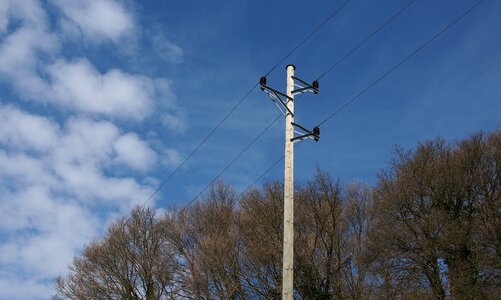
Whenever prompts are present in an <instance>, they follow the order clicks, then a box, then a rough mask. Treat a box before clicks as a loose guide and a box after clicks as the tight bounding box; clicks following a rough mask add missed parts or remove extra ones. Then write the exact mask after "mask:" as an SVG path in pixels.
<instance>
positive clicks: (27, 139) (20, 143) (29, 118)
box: [0, 106, 59, 151]
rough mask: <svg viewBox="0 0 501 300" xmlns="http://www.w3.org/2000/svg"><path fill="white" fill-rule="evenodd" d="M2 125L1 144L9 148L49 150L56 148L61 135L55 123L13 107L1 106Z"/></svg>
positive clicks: (0, 119)
mask: <svg viewBox="0 0 501 300" xmlns="http://www.w3.org/2000/svg"><path fill="white" fill-rule="evenodd" d="M0 124H2V130H0V144H4V145H5V146H7V147H15V148H21V149H23V148H30V149H34V150H38V151H41V150H47V149H49V148H52V147H54V144H55V142H56V141H57V138H58V135H59V132H58V130H59V128H58V126H57V124H55V123H54V122H52V121H50V120H49V119H47V118H45V117H41V116H36V115H32V114H28V113H22V112H20V111H19V110H17V109H15V108H13V107H11V106H3V107H2V106H0Z"/></svg>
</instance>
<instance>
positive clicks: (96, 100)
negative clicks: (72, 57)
mask: <svg viewBox="0 0 501 300" xmlns="http://www.w3.org/2000/svg"><path fill="white" fill-rule="evenodd" d="M49 74H50V76H51V90H52V93H51V94H49V95H47V97H48V98H49V100H51V99H52V100H53V101H57V102H58V103H61V104H63V105H65V106H67V107H72V108H75V109H77V110H79V111H82V112H90V113H99V114H105V115H116V116H122V117H131V118H134V119H142V118H144V117H145V116H146V115H148V114H149V113H150V111H151V109H152V106H153V102H154V100H153V99H154V96H155V85H154V83H153V81H152V80H151V79H149V78H147V77H143V76H138V75H130V74H127V73H125V72H122V71H120V70H117V69H114V70H111V71H108V72H107V73H105V74H101V73H99V72H98V71H97V70H96V69H95V68H94V66H92V65H91V64H90V62H89V61H87V60H85V59H80V60H78V61H75V62H69V63H68V62H63V61H59V62H56V63H55V64H53V65H51V66H50V67H49Z"/></svg>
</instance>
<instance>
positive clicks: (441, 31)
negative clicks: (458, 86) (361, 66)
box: [317, 0, 484, 126]
mask: <svg viewBox="0 0 501 300" xmlns="http://www.w3.org/2000/svg"><path fill="white" fill-rule="evenodd" d="M482 2H484V0H480V1H478V2H477V3H475V5H473V6H472V7H471V8H470V9H468V10H467V11H466V12H464V13H463V14H462V15H460V16H459V17H457V18H456V19H454V21H452V22H450V23H449V24H448V25H447V26H445V27H444V28H443V29H442V30H440V31H439V32H438V33H437V34H435V35H434V36H432V37H431V38H430V39H428V40H427V41H426V42H424V43H423V44H421V46H419V47H418V48H416V50H414V51H413V52H411V53H410V54H409V55H407V56H406V57H405V58H404V59H402V60H401V61H400V62H399V63H398V64H396V65H394V66H393V67H392V68H391V69H389V70H388V71H386V72H385V73H384V74H383V75H381V76H380V77H379V78H378V79H376V80H375V81H374V82H372V83H371V84H370V85H369V86H368V87H366V88H365V89H364V90H362V91H361V92H360V93H358V94H357V95H355V96H354V97H353V98H351V99H350V100H349V101H348V102H346V103H345V104H343V105H342V106H341V107H340V108H338V109H337V110H336V111H334V112H332V113H331V114H330V115H329V116H328V117H327V118H325V119H324V120H323V121H322V122H320V123H319V124H318V125H317V126H320V125H322V124H324V123H325V122H327V121H328V120H329V119H331V118H332V117H334V116H335V115H337V114H338V113H339V112H341V111H342V110H343V109H345V108H346V107H347V106H348V105H350V104H351V103H353V102H354V101H355V100H357V99H358V98H360V96H362V95H363V94H365V93H366V92H367V91H368V90H370V89H371V88H373V87H374V86H375V85H376V84H378V83H379V82H380V81H381V80H383V79H385V78H386V77H387V76H388V75H390V74H391V73H393V71H395V70H396V69H398V68H399V67H400V66H401V65H402V64H404V63H405V62H406V61H408V60H409V59H411V58H412V57H413V56H414V55H416V54H417V53H419V52H420V51H421V50H423V48H425V47H426V46H428V45H429V44H430V43H431V42H433V41H434V40H436V39H437V38H438V37H440V36H441V35H442V34H443V33H444V32H446V31H447V30H449V29H450V28H451V27H452V26H454V25H455V24H456V23H457V22H459V21H460V20H461V19H463V18H464V17H465V16H466V15H468V14H469V13H470V12H472V11H473V10H474V9H475V8H477V7H478V6H479V5H480V4H482Z"/></svg>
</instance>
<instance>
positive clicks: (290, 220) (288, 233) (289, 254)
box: [259, 65, 320, 300]
mask: <svg viewBox="0 0 501 300" xmlns="http://www.w3.org/2000/svg"><path fill="white" fill-rule="evenodd" d="M286 69H287V91H286V93H285V94H284V93H281V92H279V91H277V90H275V89H273V88H271V87H269V86H267V85H266V84H267V79H266V76H265V77H261V79H260V80H259V84H260V85H261V90H262V91H263V92H265V93H267V94H268V95H269V96H270V98H271V101H273V103H275V105H276V106H277V107H278V109H279V110H280V111H281V112H282V113H283V114H284V116H285V174H284V176H285V177H284V248H283V258H282V299H284V300H292V299H294V142H295V141H300V140H303V139H307V138H311V139H313V140H315V141H316V142H317V141H318V140H319V139H320V129H319V128H318V127H315V128H313V130H312V131H310V130H308V129H306V128H304V127H303V126H301V125H299V124H296V123H294V95H295V94H296V93H306V92H311V93H314V94H317V93H318V82H317V81H316V80H315V81H313V83H312V84H309V83H307V82H305V81H304V80H301V79H299V78H297V77H295V76H294V71H295V70H296V67H295V66H294V65H287V68H286ZM296 80H297V81H298V82H300V83H301V84H302V85H300V84H296V83H295V81H296ZM295 88H297V89H295ZM295 133H298V134H299V136H295Z"/></svg>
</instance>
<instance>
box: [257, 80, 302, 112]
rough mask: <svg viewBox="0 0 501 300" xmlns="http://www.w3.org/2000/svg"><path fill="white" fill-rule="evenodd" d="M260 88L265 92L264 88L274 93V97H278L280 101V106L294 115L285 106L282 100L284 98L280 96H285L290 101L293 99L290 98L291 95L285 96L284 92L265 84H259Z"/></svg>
mask: <svg viewBox="0 0 501 300" xmlns="http://www.w3.org/2000/svg"><path fill="white" fill-rule="evenodd" d="M261 90H263V91H265V92H266V90H269V91H271V92H272V93H273V94H274V95H275V97H276V98H277V99H278V101H280V103H281V104H282V106H283V107H284V108H285V109H286V110H287V111H288V113H289V114H291V115H292V116H294V113H292V111H291V110H290V109H289V108H288V107H287V104H286V102H284V100H282V98H281V97H280V96H282V97H285V98H287V99H288V100H291V101H293V100H294V99H292V98H291V97H289V96H287V95H286V94H284V93H281V92H279V91H277V90H275V89H272V88H270V87H269V86H266V85H261ZM270 96H271V95H270ZM272 101H273V100H272Z"/></svg>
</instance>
